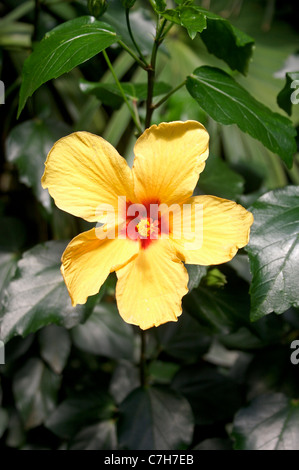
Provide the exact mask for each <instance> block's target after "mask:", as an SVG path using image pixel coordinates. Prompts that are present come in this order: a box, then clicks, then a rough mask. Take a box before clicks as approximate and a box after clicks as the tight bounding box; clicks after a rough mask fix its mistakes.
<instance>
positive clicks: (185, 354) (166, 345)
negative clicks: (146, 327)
mask: <svg viewBox="0 0 299 470" xmlns="http://www.w3.org/2000/svg"><path fill="white" fill-rule="evenodd" d="M157 335H158V338H159V347H160V349H161V350H162V351H165V352H166V353H167V354H169V355H170V356H172V357H175V358H177V359H179V360H180V362H182V361H185V362H192V361H196V360H197V359H199V358H200V357H201V356H203V354H205V353H206V352H207V351H208V349H209V347H210V345H211V337H210V336H208V335H207V334H206V333H205V332H204V330H203V328H202V327H201V326H200V325H199V324H198V322H197V321H196V320H195V319H194V318H192V317H191V316H190V315H188V313H187V312H183V314H182V315H181V316H180V317H179V319H178V324H177V323H166V324H164V325H161V326H160V327H159V329H158V332H157Z"/></svg>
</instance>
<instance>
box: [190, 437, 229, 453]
mask: <svg viewBox="0 0 299 470" xmlns="http://www.w3.org/2000/svg"><path fill="white" fill-rule="evenodd" d="M232 447H233V446H232V442H231V441H230V440H229V439H221V438H220V437H219V438H218V437H214V438H211V439H205V440H204V441H202V442H201V443H200V444H198V445H197V446H195V447H193V448H192V450H233V449H232Z"/></svg>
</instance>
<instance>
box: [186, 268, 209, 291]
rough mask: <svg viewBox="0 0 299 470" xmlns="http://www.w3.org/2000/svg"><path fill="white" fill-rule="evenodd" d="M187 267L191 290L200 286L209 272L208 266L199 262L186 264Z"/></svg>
mask: <svg viewBox="0 0 299 470" xmlns="http://www.w3.org/2000/svg"><path fill="white" fill-rule="evenodd" d="M185 267H186V269H187V271H188V276H189V281H188V289H189V292H190V291H191V290H192V289H194V288H195V287H198V286H199V284H200V281H201V280H202V278H203V277H204V276H205V275H206V274H207V267H206V266H199V265H198V264H186V265H185Z"/></svg>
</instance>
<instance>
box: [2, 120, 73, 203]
mask: <svg viewBox="0 0 299 470" xmlns="http://www.w3.org/2000/svg"><path fill="white" fill-rule="evenodd" d="M69 133H70V128H69V127H68V126H67V125H66V124H64V123H62V122H58V121H54V120H52V119H49V120H46V121H42V120H39V119H36V120H32V121H26V122H23V123H22V124H19V125H18V126H16V127H14V128H13V130H12V131H11V133H10V134H9V136H8V138H7V140H6V158H7V160H8V161H9V162H12V163H15V164H16V166H17V168H18V170H19V174H20V180H21V182H22V183H24V184H26V185H27V186H29V187H30V188H32V189H33V192H34V194H35V196H36V198H37V199H38V201H39V202H40V203H41V204H42V205H43V206H44V207H45V209H46V210H47V211H50V210H51V198H50V196H49V193H48V191H44V190H43V188H42V186H41V182H40V181H41V177H42V174H43V172H44V169H45V161H46V158H47V155H48V152H49V151H50V149H51V147H52V146H53V144H54V142H55V141H56V140H58V139H60V138H61V137H62V136H64V135H66V134H69Z"/></svg>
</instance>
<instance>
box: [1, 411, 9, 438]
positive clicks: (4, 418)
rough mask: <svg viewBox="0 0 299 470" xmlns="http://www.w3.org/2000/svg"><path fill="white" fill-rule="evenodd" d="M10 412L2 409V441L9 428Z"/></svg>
mask: <svg viewBox="0 0 299 470" xmlns="http://www.w3.org/2000/svg"><path fill="white" fill-rule="evenodd" d="M8 420H9V419H8V412H7V411H6V410H5V409H4V408H0V439H1V437H2V436H3V434H4V432H5V431H6V429H7V426H8Z"/></svg>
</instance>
